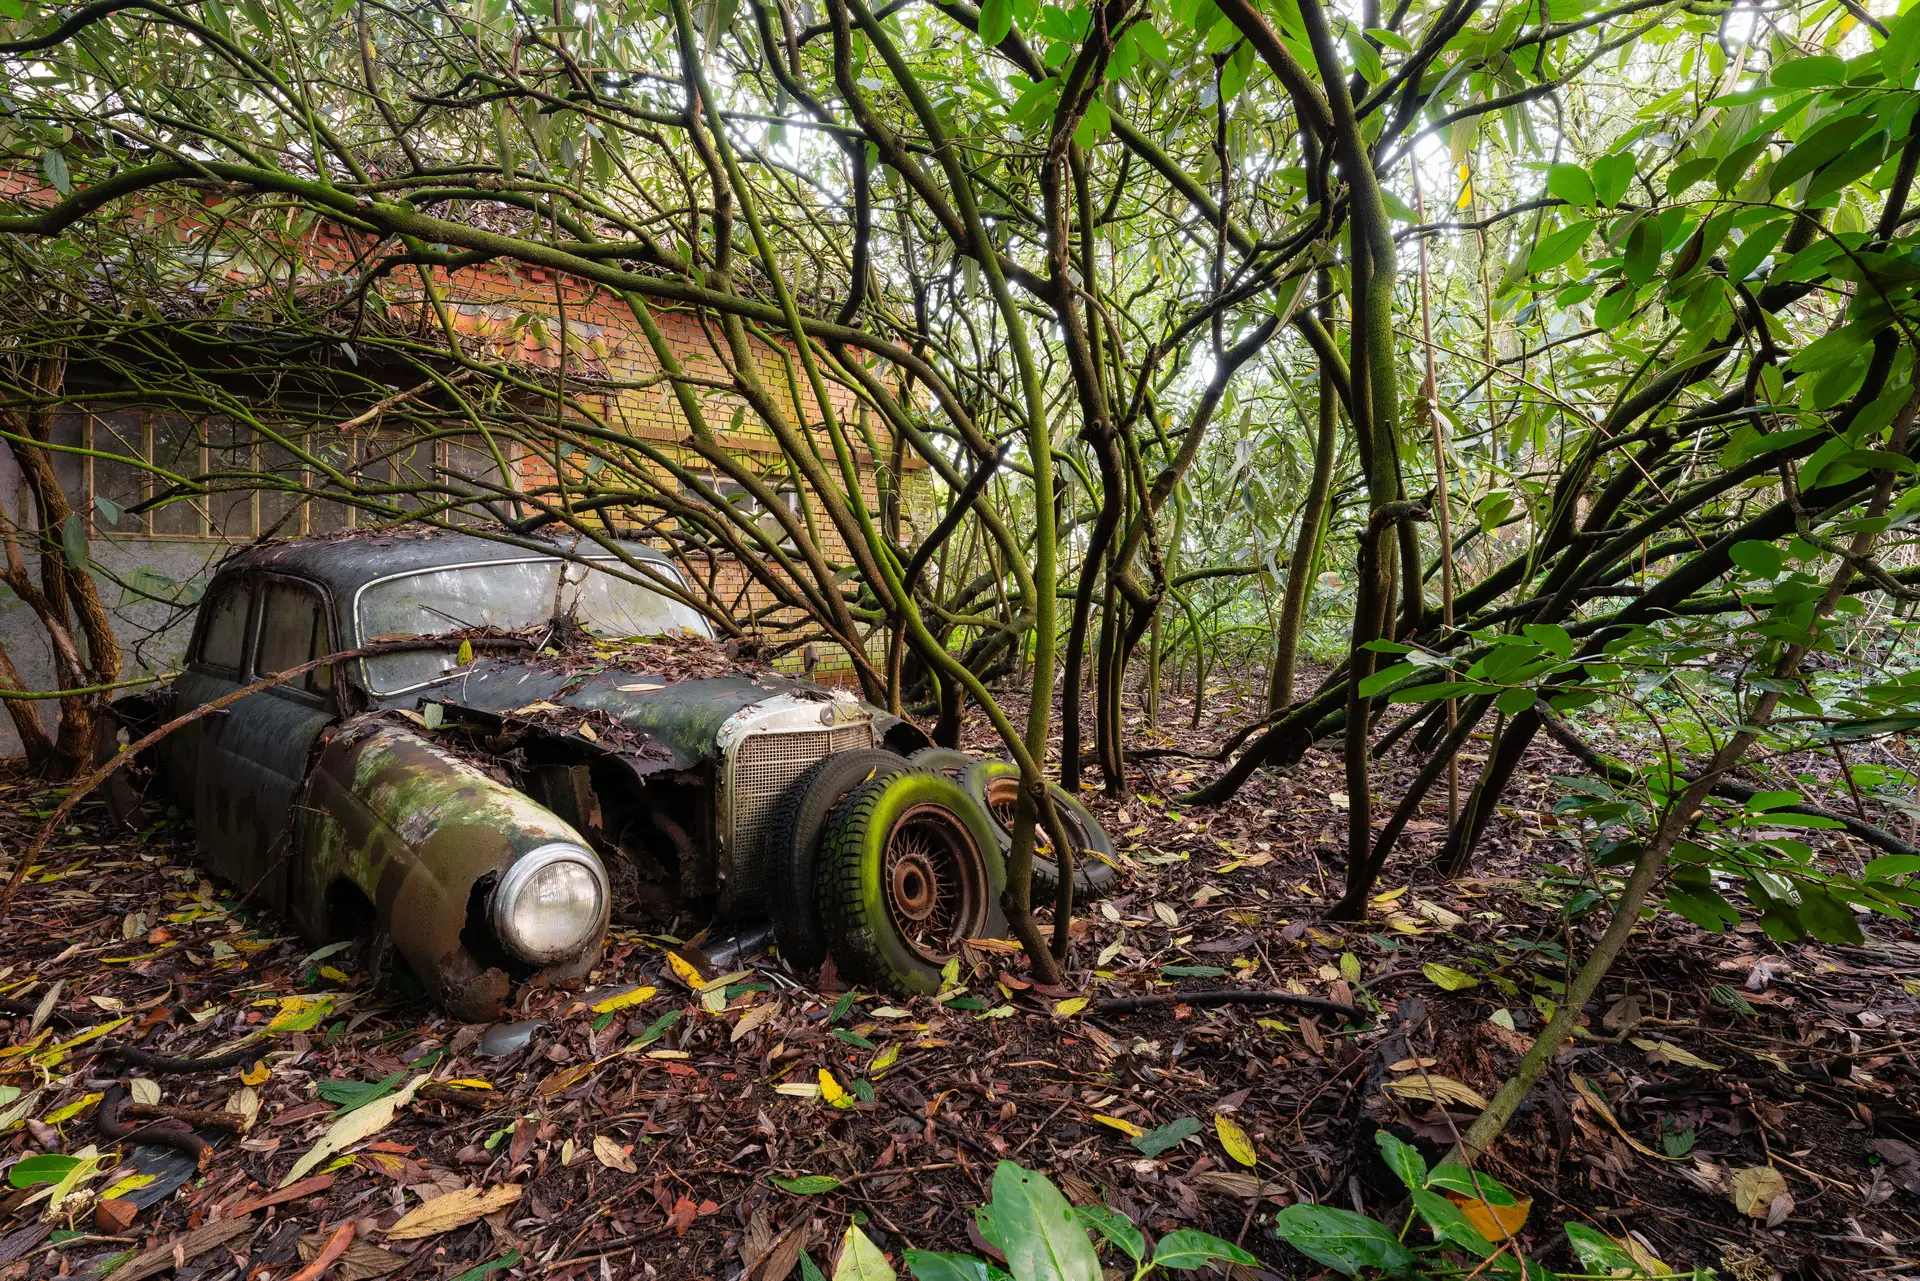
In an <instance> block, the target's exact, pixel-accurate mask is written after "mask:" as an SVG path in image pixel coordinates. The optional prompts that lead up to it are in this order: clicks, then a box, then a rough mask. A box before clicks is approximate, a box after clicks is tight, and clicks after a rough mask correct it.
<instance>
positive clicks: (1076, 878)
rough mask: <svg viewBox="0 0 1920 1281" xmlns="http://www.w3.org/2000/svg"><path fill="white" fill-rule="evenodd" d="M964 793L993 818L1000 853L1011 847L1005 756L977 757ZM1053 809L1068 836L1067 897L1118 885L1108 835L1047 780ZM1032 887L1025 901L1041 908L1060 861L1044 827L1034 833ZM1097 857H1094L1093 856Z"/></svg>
mask: <svg viewBox="0 0 1920 1281" xmlns="http://www.w3.org/2000/svg"><path fill="white" fill-rule="evenodd" d="M966 781H967V792H968V794H970V795H971V796H972V797H973V798H974V800H976V801H977V802H979V804H980V807H981V808H982V809H984V810H986V812H987V814H988V815H989V816H990V817H991V818H992V819H993V827H994V831H995V833H996V834H997V835H998V837H999V841H1000V852H1001V854H1002V856H1003V857H1004V855H1005V854H1006V852H1007V850H1009V849H1011V848H1012V846H1013V807H1014V805H1015V804H1016V803H1017V802H1018V800H1019V797H1020V767H1019V766H1017V765H1014V764H1013V763H1012V762H1010V761H981V762H980V763H979V764H978V765H976V766H974V767H973V769H972V770H970V771H968V773H967V780H966ZM1047 795H1049V796H1051V797H1052V798H1053V808H1054V812H1055V813H1057V814H1058V815H1059V816H1060V823H1061V826H1063V827H1065V828H1066V829H1067V835H1068V836H1070V837H1072V838H1073V841H1074V845H1075V849H1074V858H1073V901H1074V902H1075V903H1092V902H1096V901H1097V900H1099V899H1103V898H1106V897H1107V896H1108V895H1109V894H1112V893H1113V892H1114V891H1115V890H1117V889H1119V888H1120V882H1121V879H1122V878H1121V875H1120V869H1119V868H1118V867H1116V866H1115V865H1114V864H1113V863H1112V862H1111V860H1112V858H1113V838H1112V837H1110V836H1108V835H1107V832H1106V829H1105V828H1103V827H1101V826H1100V820H1098V819H1096V818H1095V817H1094V816H1093V811H1092V810H1089V809H1088V808H1087V807H1086V806H1085V805H1082V804H1081V803H1080V802H1079V801H1078V800H1077V799H1075V798H1074V797H1073V796H1071V795H1069V794H1068V793H1067V791H1066V789H1065V788H1063V787H1061V786H1060V785H1059V784H1058V783H1049V784H1047ZM1034 836H1035V840H1036V842H1037V845H1036V848H1035V850H1034V855H1033V886H1032V894H1031V896H1030V901H1031V902H1032V904H1033V906H1035V907H1045V906H1046V905H1047V904H1049V903H1051V902H1053V901H1054V900H1055V899H1056V898H1058V897H1059V894H1060V864H1059V863H1058V861H1056V860H1055V859H1054V858H1053V857H1052V855H1051V854H1050V853H1049V851H1050V850H1051V849H1052V845H1051V843H1050V842H1049V841H1048V839H1047V833H1046V829H1044V828H1042V829H1040V830H1038V831H1037V832H1035V834H1034ZM1096 856H1097V857H1096Z"/></svg>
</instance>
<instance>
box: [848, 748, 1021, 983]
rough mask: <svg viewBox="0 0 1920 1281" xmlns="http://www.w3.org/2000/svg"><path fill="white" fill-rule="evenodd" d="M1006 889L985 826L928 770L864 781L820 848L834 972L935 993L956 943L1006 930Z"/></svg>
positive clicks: (968, 803) (974, 808) (962, 794)
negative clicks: (1003, 901) (1003, 898)
mask: <svg viewBox="0 0 1920 1281" xmlns="http://www.w3.org/2000/svg"><path fill="white" fill-rule="evenodd" d="M1006 884H1007V869H1006V863H1005V862H1004V861H1003V860H1002V859H1001V857H1000V846H999V842H998V841H996V840H995V839H994V834H993V821H992V820H991V819H989V818H988V817H987V814H986V811H984V810H982V809H981V808H980V807H979V806H978V805H976V804H974V803H973V799H972V798H971V797H970V796H968V795H967V793H966V789H964V788H963V787H961V786H960V784H959V783H958V782H956V781H955V780H953V779H950V778H948V777H946V776H945V775H943V774H935V773H932V772H931V771H927V770H910V771H908V772H906V773H904V774H893V775H889V776H886V777H881V778H875V779H872V780H870V781H869V782H867V783H866V784H865V785H864V786H862V787H861V788H860V789H859V790H858V791H856V792H854V793H853V794H852V795H851V796H849V797H847V799H846V802H845V803H844V804H843V805H841V806H840V808H839V810H838V811H837V812H836V813H835V814H834V816H833V822H832V823H831V824H829V825H828V827H827V835H826V838H825V839H824V840H823V841H822V842H821V846H820V886H819V889H820V894H819V903H820V919H821V923H822V924H824V925H825V926H826V930H827V937H828V939H829V940H830V943H829V946H830V949H831V951H832V952H833V958H834V960H835V962H836V963H837V964H838V965H839V967H840V972H841V973H842V974H843V975H845V976H847V977H849V978H851V979H853V980H854V981H855V982H859V983H865V984H868V985H870V986H872V987H876V988H880V989H883V990H885V991H889V992H895V993H899V994H901V995H913V994H924V993H932V992H938V991H939V990H940V971H941V968H942V967H943V966H944V965H945V964H946V962H947V960H948V958H949V957H951V956H952V955H953V954H954V952H955V951H957V950H958V948H959V945H960V944H961V942H963V941H964V940H966V939H969V938H982V937H987V936H990V935H995V934H1000V933H1004V932H1005V929H1006V919H1005V917H1004V915H1003V914H1002V913H1001V911H1000V894H1001V892H1002V891H1003V890H1004V889H1005V888H1006Z"/></svg>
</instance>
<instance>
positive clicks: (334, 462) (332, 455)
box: [307, 432, 354, 534]
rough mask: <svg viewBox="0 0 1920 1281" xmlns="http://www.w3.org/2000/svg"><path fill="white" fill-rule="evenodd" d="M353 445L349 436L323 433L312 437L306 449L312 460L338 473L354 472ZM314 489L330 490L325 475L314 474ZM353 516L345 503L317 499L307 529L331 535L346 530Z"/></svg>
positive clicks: (309, 510)
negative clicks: (310, 452)
mask: <svg viewBox="0 0 1920 1281" xmlns="http://www.w3.org/2000/svg"><path fill="white" fill-rule="evenodd" d="M353 446H354V441H353V438H352V437H350V436H328V435H326V434H325V433H322V432H315V433H314V434H313V443H312V444H310V445H309V446H308V447H307V448H308V449H310V450H312V451H313V456H314V457H315V458H316V459H318V460H319V461H321V462H323V463H325V464H326V465H327V466H329V467H331V468H333V469H334V470H335V471H338V472H347V473H350V472H352V471H353ZM312 483H313V487H314V488H315V489H320V490H325V489H327V488H329V487H332V486H333V482H332V481H330V480H328V479H327V476H326V473H325V472H314V473H313V478H312ZM352 523H353V521H352V512H351V511H350V510H349V509H348V507H347V505H346V504H345V503H340V502H335V501H333V500H331V499H324V498H316V499H314V500H313V506H312V507H311V508H309V509H308V512H307V527H308V529H310V530H311V531H312V532H314V533H316V534H330V533H332V532H333V531H334V530H336V529H345V528H346V527H347V526H348V525H350V524H352Z"/></svg>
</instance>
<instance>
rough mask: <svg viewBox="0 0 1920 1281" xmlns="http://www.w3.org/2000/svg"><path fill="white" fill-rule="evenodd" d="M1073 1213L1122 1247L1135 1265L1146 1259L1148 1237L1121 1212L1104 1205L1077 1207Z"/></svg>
mask: <svg viewBox="0 0 1920 1281" xmlns="http://www.w3.org/2000/svg"><path fill="white" fill-rule="evenodd" d="M1073 1212H1074V1214H1076V1215H1078V1216H1079V1218H1080V1221H1081V1222H1082V1223H1084V1224H1086V1225H1087V1226H1088V1227H1090V1228H1092V1229H1093V1230H1094V1231H1095V1232H1098V1233H1099V1234H1100V1235H1101V1236H1103V1237H1105V1238H1106V1239H1107V1240H1108V1241H1110V1242H1112V1243H1113V1244H1114V1245H1116V1246H1118V1247H1120V1249H1121V1251H1123V1252H1124V1253H1125V1254H1126V1256H1127V1257H1128V1258H1129V1259H1132V1260H1133V1261H1134V1262H1135V1263H1138V1262H1139V1261H1140V1260H1141V1259H1143V1258H1145V1257H1146V1254H1147V1239H1146V1237H1144V1236H1142V1235H1141V1233H1140V1229H1139V1228H1136V1227H1134V1226H1133V1220H1131V1219H1129V1218H1128V1217H1127V1216H1126V1215H1124V1214H1122V1213H1120V1211H1118V1210H1115V1209H1111V1208H1109V1207H1107V1206H1104V1205H1081V1206H1075V1207H1074V1211H1073Z"/></svg>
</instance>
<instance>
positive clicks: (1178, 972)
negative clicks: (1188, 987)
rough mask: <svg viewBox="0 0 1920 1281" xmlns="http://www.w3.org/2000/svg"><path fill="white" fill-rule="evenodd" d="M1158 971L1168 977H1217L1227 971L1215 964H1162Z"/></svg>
mask: <svg viewBox="0 0 1920 1281" xmlns="http://www.w3.org/2000/svg"><path fill="white" fill-rule="evenodd" d="M1160 972H1161V973H1162V974H1164V975H1166V976H1167V977H1168V978H1170V979H1217V978H1225V977H1226V973H1227V972H1226V971H1225V970H1223V969H1221V968H1220V967H1219V966H1217V965H1163V966H1161V967H1160Z"/></svg>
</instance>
